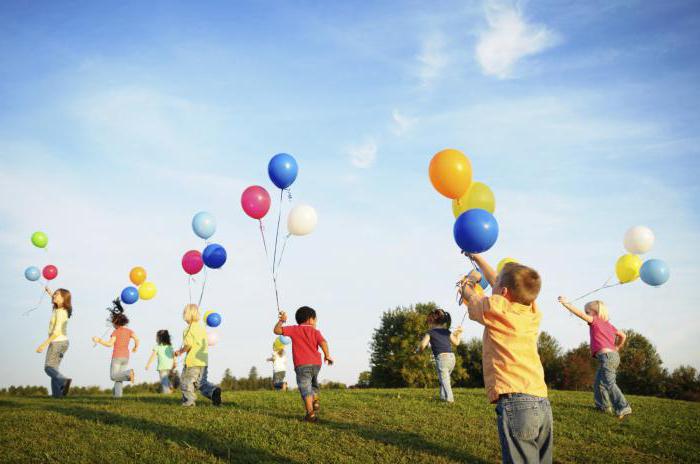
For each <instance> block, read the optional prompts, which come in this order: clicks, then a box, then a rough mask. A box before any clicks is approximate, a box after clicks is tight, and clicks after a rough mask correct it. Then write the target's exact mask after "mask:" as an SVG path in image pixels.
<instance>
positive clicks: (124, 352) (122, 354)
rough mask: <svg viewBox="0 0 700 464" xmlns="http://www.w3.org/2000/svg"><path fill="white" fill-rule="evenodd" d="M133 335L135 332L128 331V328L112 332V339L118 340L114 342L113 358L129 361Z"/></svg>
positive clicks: (120, 328)
mask: <svg viewBox="0 0 700 464" xmlns="http://www.w3.org/2000/svg"><path fill="white" fill-rule="evenodd" d="M133 333H134V331H133V330H131V329H127V328H126V327H119V328H118V329H115V330H114V332H112V337H116V338H117V339H116V340H115V341H114V350H113V351H112V358H126V359H129V340H131V334H133Z"/></svg>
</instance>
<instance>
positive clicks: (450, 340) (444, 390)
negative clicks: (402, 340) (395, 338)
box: [416, 309, 463, 403]
mask: <svg viewBox="0 0 700 464" xmlns="http://www.w3.org/2000/svg"><path fill="white" fill-rule="evenodd" d="M451 324H452V318H451V317H450V313H448V312H445V311H443V310H442V309H436V310H434V311H432V312H431V313H430V314H428V325H429V326H430V330H428V333H427V334H425V336H424V337H423V340H421V342H420V345H418V349H417V350H416V351H417V352H419V353H420V352H422V351H423V350H424V349H425V348H426V347H427V346H428V344H430V348H431V349H432V350H433V357H434V358H435V370H436V371H437V374H438V382H440V399H441V400H442V401H446V402H448V403H454V397H453V396H452V383H451V378H450V375H452V371H453V370H454V368H455V355H454V353H453V352H452V345H453V344H454V345H458V344H459V338H460V336H461V335H462V330H463V329H462V327H461V326H460V327H457V329H456V330H455V331H454V332H450V329H449V327H450V325H451Z"/></svg>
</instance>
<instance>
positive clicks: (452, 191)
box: [428, 148, 472, 199]
mask: <svg viewBox="0 0 700 464" xmlns="http://www.w3.org/2000/svg"><path fill="white" fill-rule="evenodd" d="M428 172H429V174H430V182H432V184H433V187H435V190H437V191H438V192H440V193H441V194H443V195H444V196H446V197H447V198H452V199H455V198H459V197H461V196H462V195H464V193H465V192H466V191H467V190H468V189H469V186H470V185H471V183H472V164H471V162H470V161H469V158H467V157H466V156H464V153H462V152H461V151H459V150H453V149H451V148H448V149H447V150H442V151H440V152H438V153H436V154H435V156H433V159H431V160H430V168H429V169H428Z"/></svg>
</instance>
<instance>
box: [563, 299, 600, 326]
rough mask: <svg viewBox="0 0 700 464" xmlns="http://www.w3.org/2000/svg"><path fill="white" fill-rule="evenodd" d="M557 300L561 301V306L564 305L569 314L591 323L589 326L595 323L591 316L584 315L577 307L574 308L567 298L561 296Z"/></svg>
mask: <svg viewBox="0 0 700 464" xmlns="http://www.w3.org/2000/svg"><path fill="white" fill-rule="evenodd" d="M557 300H558V301H559V303H561V305H562V306H563V307H565V308H566V309H568V310H569V312H571V314H573V315H574V316H576V317H578V318H580V319H582V320H584V321H586V322H587V323H589V324H590V323H591V322H593V318H592V317H591V316H589V315H588V314H586V313H584V312H583V311H581V310H580V309H578V308H577V307H576V306H574V305H572V304H571V303H569V302H568V301H567V298H566V297H564V296H560V297H559V298H557Z"/></svg>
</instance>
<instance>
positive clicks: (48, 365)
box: [36, 287, 73, 398]
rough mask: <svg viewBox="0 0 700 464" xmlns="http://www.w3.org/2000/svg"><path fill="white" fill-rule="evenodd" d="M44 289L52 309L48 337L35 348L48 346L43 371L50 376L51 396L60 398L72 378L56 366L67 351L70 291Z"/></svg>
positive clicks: (68, 388) (66, 391)
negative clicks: (65, 375) (64, 374)
mask: <svg viewBox="0 0 700 464" xmlns="http://www.w3.org/2000/svg"><path fill="white" fill-rule="evenodd" d="M44 290H45V291H46V293H48V295H49V296H50V297H51V303H52V306H53V311H52V313H51V322H49V338H47V339H46V340H45V341H44V342H43V343H42V344H41V345H39V347H38V348H37V349H36V352H37V353H41V352H42V351H44V350H45V349H46V347H48V348H49V349H48V351H47V352H46V361H45V362H44V372H46V374H47V375H48V376H49V377H51V396H53V397H54V398H60V397H62V396H66V395H67V394H68V390H70V384H71V382H72V381H73V379H68V378H66V377H64V376H63V374H61V373H60V372H59V371H58V366H59V365H60V364H61V361H62V360H63V356H64V355H65V354H66V351H68V335H67V333H66V331H67V328H68V319H69V318H70V317H71V315H72V314H73V306H72V305H71V296H70V292H69V291H68V290H66V289H64V288H59V289H58V290H56V291H55V292H52V291H51V290H49V288H48V287H44Z"/></svg>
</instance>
